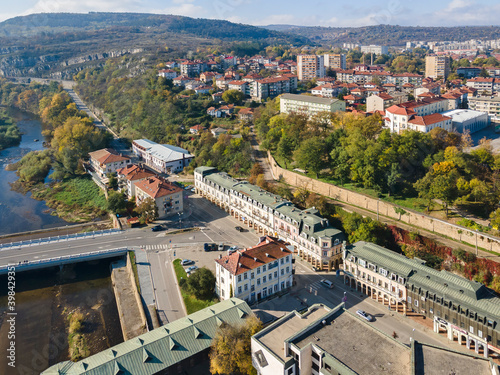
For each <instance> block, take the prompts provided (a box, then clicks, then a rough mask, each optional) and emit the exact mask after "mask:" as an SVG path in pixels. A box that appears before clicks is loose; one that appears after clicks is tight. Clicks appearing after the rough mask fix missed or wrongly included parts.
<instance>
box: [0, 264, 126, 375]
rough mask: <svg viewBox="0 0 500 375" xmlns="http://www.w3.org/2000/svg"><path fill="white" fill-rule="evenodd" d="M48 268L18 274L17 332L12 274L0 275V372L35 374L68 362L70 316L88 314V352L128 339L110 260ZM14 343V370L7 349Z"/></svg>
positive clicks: (6, 374) (2, 374)
mask: <svg viewBox="0 0 500 375" xmlns="http://www.w3.org/2000/svg"><path fill="white" fill-rule="evenodd" d="M112 260H115V259H113V258H111V259H103V260H99V261H93V262H84V263H77V264H74V265H69V266H65V267H64V268H63V270H62V271H61V270H60V269H59V268H58V267H50V268H44V269H42V270H38V271H25V272H20V273H17V274H16V280H15V281H16V284H15V287H16V296H15V298H16V299H15V302H16V305H15V309H16V313H17V315H16V316H15V322H14V324H13V326H14V334H15V338H13V339H11V340H9V339H8V335H9V333H10V332H12V325H11V323H10V322H9V319H11V318H12V316H11V315H7V311H6V309H7V296H6V294H7V277H6V275H1V276H0V353H2V354H1V355H0V374H1V375H19V374H25V375H35V374H40V372H42V371H43V370H45V369H47V368H48V367H50V366H52V365H54V364H56V363H59V362H62V361H67V360H69V346H68V326H69V322H68V316H69V314H71V313H74V312H80V313H82V314H83V316H84V320H83V331H82V332H83V335H84V337H85V342H86V346H87V347H88V350H89V354H90V355H92V354H96V353H98V352H100V351H103V350H105V349H107V348H109V347H111V346H115V345H117V344H119V343H121V342H123V335H122V331H121V325H120V319H119V315H118V309H117V307H116V300H115V295H114V292H113V287H112V284H111V277H110V274H111V272H110V268H109V266H110V262H111V261H112ZM11 341H13V342H14V347H15V352H16V353H15V365H16V366H15V368H12V367H10V366H9V364H8V363H9V361H10V360H9V359H8V358H7V355H6V353H7V352H8V349H10V345H11Z"/></svg>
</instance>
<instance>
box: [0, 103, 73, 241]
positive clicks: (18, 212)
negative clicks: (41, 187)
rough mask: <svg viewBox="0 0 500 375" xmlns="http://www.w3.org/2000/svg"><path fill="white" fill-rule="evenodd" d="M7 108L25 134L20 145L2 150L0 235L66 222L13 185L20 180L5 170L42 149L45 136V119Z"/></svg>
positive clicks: (14, 174)
mask: <svg viewBox="0 0 500 375" xmlns="http://www.w3.org/2000/svg"><path fill="white" fill-rule="evenodd" d="M8 112H9V114H10V115H11V116H12V117H14V120H15V121H16V122H17V125H18V127H19V129H20V130H21V132H22V134H23V136H22V139H21V143H20V144H19V146H17V147H10V148H7V149H5V150H2V151H0V235H2V234H10V233H17V232H26V231H30V230H36V229H44V228H52V227H58V226H64V225H66V224H67V222H66V221H64V220H62V219H61V218H59V217H57V216H53V215H51V214H50V212H51V209H50V208H49V207H47V205H46V204H45V202H43V201H37V200H35V199H32V198H30V193H28V194H26V195H25V194H21V193H18V192H15V191H12V190H11V189H10V185H9V184H10V183H12V182H14V181H15V180H17V176H16V173H15V172H12V171H7V170H5V166H6V165H7V164H10V163H15V162H17V161H18V160H20V159H21V158H22V157H23V156H24V155H26V154H27V153H28V152H30V151H36V150H43V140H44V137H43V135H42V123H41V122H40V121H39V120H38V119H37V118H36V117H34V116H31V115H30V114H28V113H25V112H21V111H18V110H14V109H9V111H8ZM35 139H38V141H37V142H35Z"/></svg>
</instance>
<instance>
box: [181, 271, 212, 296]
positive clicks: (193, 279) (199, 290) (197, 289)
mask: <svg viewBox="0 0 500 375" xmlns="http://www.w3.org/2000/svg"><path fill="white" fill-rule="evenodd" d="M187 287H188V291H189V292H190V293H192V294H193V295H194V296H195V297H196V298H198V299H201V300H210V299H212V298H213V296H214V288H215V276H214V274H213V272H212V271H210V270H209V269H208V268H205V267H202V268H200V269H198V270H196V272H193V273H192V274H191V276H190V277H189V278H188V280H187Z"/></svg>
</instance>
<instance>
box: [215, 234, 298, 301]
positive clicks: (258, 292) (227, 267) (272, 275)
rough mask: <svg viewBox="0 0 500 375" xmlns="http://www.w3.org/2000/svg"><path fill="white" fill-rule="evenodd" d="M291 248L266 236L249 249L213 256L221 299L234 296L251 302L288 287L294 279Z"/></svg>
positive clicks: (217, 292)
mask: <svg viewBox="0 0 500 375" xmlns="http://www.w3.org/2000/svg"><path fill="white" fill-rule="evenodd" d="M292 254H293V251H292V250H290V249H289V248H288V244H287V243H286V242H285V241H283V240H279V239H277V238H274V237H270V236H266V237H265V238H263V239H262V240H261V241H260V242H259V243H258V244H257V245H255V246H252V247H250V248H248V249H243V250H237V251H236V252H234V253H232V254H230V255H226V256H222V255H221V256H220V257H219V259H216V260H215V280H216V281H215V283H216V286H215V292H216V294H217V296H218V297H219V298H220V300H221V301H222V300H225V299H228V298H231V297H233V296H234V297H236V298H239V299H242V300H245V301H246V302H248V303H254V302H257V301H260V300H262V299H265V298H267V297H270V296H272V295H274V294H276V293H280V292H283V291H286V290H288V289H289V288H290V287H291V286H292V283H293V272H292V270H293V266H292Z"/></svg>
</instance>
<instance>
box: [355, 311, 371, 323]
mask: <svg viewBox="0 0 500 375" xmlns="http://www.w3.org/2000/svg"><path fill="white" fill-rule="evenodd" d="M356 314H358V315H359V316H360V317H362V318H363V319H366V320H368V321H369V322H372V321H373V318H372V316H371V315H370V314H367V313H366V312H364V311H363V310H357V311H356Z"/></svg>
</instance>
